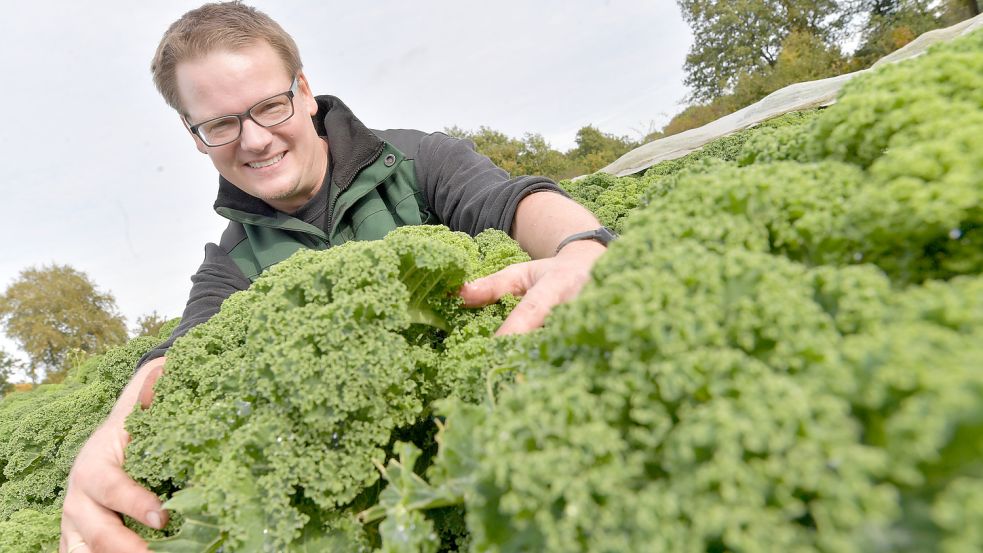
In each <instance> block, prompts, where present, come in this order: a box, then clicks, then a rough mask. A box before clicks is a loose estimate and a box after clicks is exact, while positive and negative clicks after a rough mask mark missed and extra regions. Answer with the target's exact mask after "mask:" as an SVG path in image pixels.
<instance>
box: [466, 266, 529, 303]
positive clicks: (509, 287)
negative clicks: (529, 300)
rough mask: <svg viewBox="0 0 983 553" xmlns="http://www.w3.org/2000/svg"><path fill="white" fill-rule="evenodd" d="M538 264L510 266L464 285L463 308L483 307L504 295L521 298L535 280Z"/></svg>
mask: <svg viewBox="0 0 983 553" xmlns="http://www.w3.org/2000/svg"><path fill="white" fill-rule="evenodd" d="M537 263H538V262H536V261H527V262H525V263H518V264H515V265H510V266H508V267H506V268H504V269H502V270H501V271H498V272H497V273H494V274H491V275H488V276H486V277H483V278H479V279H477V280H474V281H472V282H468V283H466V284H465V285H464V286H462V287H461V291H460V296H461V298H462V299H463V300H464V306H465V307H484V306H486V305H491V304H493V303H495V302H496V301H498V300H500V299H501V298H502V296H505V295H506V294H512V295H513V296H522V295H524V294H525V293H526V291H527V290H528V289H529V288H531V287H532V285H533V283H534V282H535V280H536V272H537V271H536V267H537V265H536V264H537Z"/></svg>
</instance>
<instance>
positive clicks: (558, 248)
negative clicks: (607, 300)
mask: <svg viewBox="0 0 983 553" xmlns="http://www.w3.org/2000/svg"><path fill="white" fill-rule="evenodd" d="M152 71H153V74H154V81H155V84H156V85H157V87H158V90H159V91H160V92H161V94H162V95H163V96H164V98H165V100H166V101H167V102H168V104H169V105H170V106H171V107H173V108H174V109H175V110H176V111H177V112H178V113H179V114H180V116H181V121H182V123H183V124H184V125H185V126H186V128H187V129H188V130H189V133H190V135H191V138H192V139H193V140H194V142H195V145H196V146H197V148H198V150H199V151H200V152H202V153H204V154H206V155H208V156H209V157H210V158H211V160H212V163H213V164H214V165H215V168H216V169H217V170H218V172H219V174H220V184H219V197H218V200H217V201H216V211H217V212H218V213H219V214H221V215H223V216H225V217H226V218H228V219H230V225H229V228H228V229H227V230H226V232H225V233H224V235H223V237H222V241H221V243H220V244H218V245H216V244H209V245H207V246H206V248H205V261H204V263H203V264H202V266H201V268H200V269H199V271H198V273H197V274H196V275H195V276H194V277H192V282H193V287H192V291H191V294H190V297H189V300H188V305H187V307H186V309H185V313H184V316H183V320H182V323H181V326H180V327H179V328H178V329H177V330H175V333H174V335H173V336H172V337H171V339H169V340H168V342H166V343H165V344H164V345H163V346H162V347H161V348H158V349H157V350H155V351H153V352H151V353H150V354H148V355H147V356H145V358H144V359H142V360H141V365H140V368H139V369H138V370H137V371H136V373H135V375H134V377H133V379H132V380H131V382H130V383H129V384H128V385H127V387H126V388H125V389H124V391H123V393H122V394H121V395H120V398H119V399H118V401H117V403H116V405H115V406H114V408H113V410H112V412H111V413H110V415H109V417H108V418H107V419H106V421H105V422H104V423H103V424H102V426H100V427H99V428H98V429H97V430H96V431H95V432H94V433H93V435H92V436H91V437H90V438H89V440H88V442H86V444H85V446H84V447H83V448H82V450H81V451H80V452H79V455H78V457H77V459H76V461H75V464H74V466H73V468H72V471H71V474H70V476H69V484H68V491H67V494H66V498H65V506H64V511H63V517H62V536H61V551H62V552H88V551H98V552H103V551H107V552H112V551H120V552H128V553H129V552H133V551H144V550H146V544H144V543H143V541H142V540H141V539H140V538H139V537H138V536H137V535H136V534H134V533H133V532H131V531H130V530H128V529H126V528H125V527H124V526H123V524H122V522H121V520H120V516H119V514H126V515H129V516H131V517H133V518H134V519H136V520H138V521H140V522H141V523H143V524H146V525H148V526H151V527H154V528H160V527H162V526H163V524H164V523H166V520H167V513H166V512H165V511H163V510H162V509H161V503H160V501H159V500H158V498H157V497H156V496H154V495H153V494H152V493H150V492H149V491H147V490H145V489H143V488H142V487H140V486H139V485H138V484H136V483H135V482H134V481H132V480H131V479H130V478H129V477H128V476H127V475H126V474H125V472H123V470H122V468H121V467H122V464H123V451H124V448H125V446H126V443H127V442H128V440H129V437H128V435H127V433H126V431H125V430H124V427H123V421H124V419H125V418H126V416H127V415H128V414H129V413H130V412H131V411H132V410H133V408H134V406H135V405H136V403H137V402H140V403H141V404H142V405H144V406H146V405H149V403H150V401H151V398H152V385H153V382H154V381H155V380H156V378H157V376H159V375H160V373H161V371H162V370H163V366H164V362H165V359H166V349H167V347H169V346H170V344H171V343H172V342H173V339H174V338H175V337H177V336H179V335H181V334H183V333H184V332H186V331H187V330H188V329H190V328H191V327H192V326H194V325H196V324H199V323H201V322H203V321H205V320H207V319H208V318H209V317H211V316H212V315H213V314H214V313H215V312H217V310H218V307H219V305H220V304H221V301H222V300H223V299H224V298H226V297H228V296H229V295H230V294H232V293H233V292H235V291H237V290H241V289H244V288H246V287H248V286H249V284H250V282H251V280H252V279H254V278H255V277H256V276H258V275H259V274H260V273H261V272H262V271H263V270H264V269H265V268H266V267H268V266H269V265H271V264H274V263H276V262H278V261H282V260H283V259H285V258H286V257H287V256H289V255H290V254H291V253H292V252H294V251H296V250H297V249H300V248H317V249H323V248H327V247H330V246H332V245H336V244H339V243H342V242H345V241H348V240H362V239H377V238H381V237H382V236H383V235H384V234H385V233H386V232H388V231H389V230H391V229H392V228H395V227H397V226H400V225H404V224H424V223H443V224H447V225H448V226H450V227H451V228H453V229H455V230H463V231H466V232H469V233H471V234H476V233H477V232H480V231H481V230H484V229H485V228H488V227H497V228H501V229H502V230H504V231H506V232H509V233H510V234H511V235H512V236H513V237H514V238H515V239H516V240H517V241H518V242H519V243H520V245H521V246H522V247H523V248H524V249H525V250H526V251H528V252H529V253H530V255H531V256H532V257H533V258H534V259H535V260H534V261H531V262H528V263H522V264H519V265H514V266H512V267H509V268H506V269H505V270H503V271H501V272H499V273H496V274H494V275H491V276H489V277H486V278H483V279H480V280H478V281H475V282H472V283H469V284H466V285H465V286H464V287H463V288H462V290H461V296H462V298H463V299H464V302H465V304H466V305H470V306H481V305H486V304H488V303H492V302H494V301H497V300H498V298H500V297H501V296H503V295H505V294H507V293H511V294H515V295H517V296H523V300H522V301H521V302H520V303H519V305H518V306H517V307H516V308H515V310H514V311H513V313H512V314H511V316H509V318H508V319H507V320H506V321H505V322H504V324H503V325H502V327H501V328H500V329H499V331H498V332H499V333H500V334H506V333H512V332H525V331H528V330H531V329H534V328H536V327H538V326H540V325H542V322H543V320H544V318H545V317H546V315H547V313H548V312H549V310H550V308H551V307H552V306H554V305H556V304H558V303H560V302H563V301H566V300H568V299H570V298H572V297H573V296H575V295H576V294H577V293H578V292H579V290H580V288H581V287H582V286H583V284H584V283H585V282H586V280H587V278H588V275H589V272H590V268H591V266H592V265H593V263H594V261H595V260H596V259H597V258H598V257H599V256H600V255H601V254H602V253H603V252H604V251H605V245H604V244H605V243H606V240H607V235H606V234H604V233H603V232H601V233H600V234H595V231H597V229H598V228H599V227H600V224H599V223H598V221H597V219H596V218H594V216H593V215H591V214H590V213H589V212H587V211H586V210H584V209H583V208H582V207H580V206H579V205H578V204H576V203H575V202H573V201H572V200H570V199H569V198H567V197H566V196H565V195H564V194H562V192H560V190H559V189H558V188H557V187H556V185H555V184H553V183H552V182H551V181H549V180H547V179H542V178H536V177H519V178H515V179H512V178H509V176H508V175H507V174H506V173H505V172H504V171H502V170H501V169H499V168H497V167H495V166H494V165H493V164H491V162H490V161H488V159H487V158H485V157H483V156H480V155H478V154H476V153H475V152H474V151H473V149H472V147H471V145H470V144H469V143H467V142H464V141H460V140H457V139H453V138H450V137H448V136H446V135H443V134H439V133H437V134H429V135H428V134H425V133H421V132H418V131H377V132H376V131H370V130H369V129H367V128H365V127H364V125H362V123H361V122H359V121H358V119H357V118H356V117H355V116H354V115H353V114H352V113H351V112H350V111H349V110H348V108H347V107H346V106H345V105H344V104H343V103H342V102H341V101H340V100H338V99H337V98H333V97H330V96H319V97H315V96H314V95H313V93H312V92H311V87H310V84H309V82H308V80H307V76H306V75H305V74H304V72H303V70H302V67H301V63H300V57H299V54H298V53H297V47H296V45H295V44H294V42H293V40H292V39H291V38H290V36H289V35H287V34H286V33H285V32H284V31H283V30H282V29H281V28H280V27H279V25H277V24H276V23H275V22H273V21H272V20H271V19H269V18H268V17H267V16H265V15H264V14H262V13H260V12H257V11H256V10H254V9H252V8H249V7H247V6H243V5H241V4H237V3H226V4H212V5H206V6H203V7H202V8H199V9H197V10H193V11H191V12H189V13H187V14H185V15H184V16H183V17H182V18H181V19H180V20H178V21H177V22H175V23H174V24H173V25H172V26H171V27H170V28H169V29H168V31H167V32H166V33H165V35H164V37H163V39H162V40H161V44H160V46H159V48H158V51H157V54H156V55H155V58H154V62H153V64H152ZM591 238H594V239H591Z"/></svg>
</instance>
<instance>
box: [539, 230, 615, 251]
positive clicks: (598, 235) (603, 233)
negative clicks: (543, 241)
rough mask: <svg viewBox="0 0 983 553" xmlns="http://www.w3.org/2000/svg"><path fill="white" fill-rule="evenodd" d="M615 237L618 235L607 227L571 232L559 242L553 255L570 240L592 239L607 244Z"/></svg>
mask: <svg viewBox="0 0 983 553" xmlns="http://www.w3.org/2000/svg"><path fill="white" fill-rule="evenodd" d="M617 237H618V235H617V234H615V232H614V231H613V230H611V229H609V228H608V227H601V228H596V229H594V230H588V231H587V232H578V233H576V234H571V235H570V236H567V237H566V238H564V239H563V240H562V241H561V242H560V245H559V246H557V247H556V251H555V252H553V255H556V254H558V253H560V250H562V249H563V246H566V245H567V244H569V243H570V242H576V241H577V240H594V241H597V242H600V243H601V244H604V245H605V246H607V245H608V244H609V243H610V242H611V241H612V240H614V239H615V238H617Z"/></svg>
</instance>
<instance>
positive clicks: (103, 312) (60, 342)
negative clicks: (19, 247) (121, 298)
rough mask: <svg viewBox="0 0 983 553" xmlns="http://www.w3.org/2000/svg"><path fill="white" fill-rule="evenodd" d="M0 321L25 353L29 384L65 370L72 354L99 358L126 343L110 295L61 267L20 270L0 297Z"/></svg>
mask: <svg viewBox="0 0 983 553" xmlns="http://www.w3.org/2000/svg"><path fill="white" fill-rule="evenodd" d="M0 321H2V322H3V324H4V329H5V332H6V334H7V336H9V337H10V338H11V339H12V340H13V341H14V342H15V343H16V344H17V345H18V347H20V349H21V350H23V351H24V353H25V354H27V357H28V360H29V363H28V367H27V369H28V374H29V375H30V376H31V378H32V380H33V381H34V382H35V383H36V382H37V381H38V380H39V379H40V377H41V376H42V375H44V374H45V373H57V372H59V371H64V370H67V367H65V366H64V365H65V360H66V358H67V357H68V356H69V355H70V353H71V352H72V351H80V352H83V353H85V354H92V353H101V352H103V351H105V350H106V349H107V348H109V347H112V346H115V345H118V344H121V343H123V342H124V341H125V340H126V326H125V325H124V323H123V317H122V316H121V315H119V313H118V312H117V310H116V301H115V300H114V299H113V296H112V294H110V293H108V292H107V293H103V292H100V291H99V290H98V289H96V286H95V284H94V283H93V282H92V281H91V280H89V277H88V276H87V275H86V274H85V273H82V272H79V271H76V270H75V269H73V268H71V267H69V266H67V265H51V266H46V267H41V268H35V267H31V268H28V269H25V270H23V271H21V273H20V275H19V276H18V277H17V279H16V280H14V282H13V283H11V284H10V286H9V287H7V290H6V291H5V292H4V293H3V295H2V296H0Z"/></svg>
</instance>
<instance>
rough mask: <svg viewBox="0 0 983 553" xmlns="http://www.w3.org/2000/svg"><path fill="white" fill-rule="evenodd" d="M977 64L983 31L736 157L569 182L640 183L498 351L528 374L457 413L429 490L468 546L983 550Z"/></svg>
mask: <svg viewBox="0 0 983 553" xmlns="http://www.w3.org/2000/svg"><path fill="white" fill-rule="evenodd" d="M981 59H983V33H976V34H974V35H971V36H970V37H967V38H965V39H962V40H959V41H956V42H954V43H953V44H951V45H948V46H943V47H939V48H936V49H934V50H933V51H932V52H930V53H929V54H927V55H925V56H923V57H921V58H919V59H916V60H912V61H909V62H906V63H904V64H901V65H898V66H895V67H888V68H885V69H883V70H880V71H878V72H876V73H874V74H872V75H871V76H869V77H865V78H863V79H861V80H858V81H857V82H856V84H854V85H852V86H850V87H848V88H847V90H845V91H844V95H843V97H842V98H841V101H840V102H839V103H838V104H837V106H835V107H833V108H830V109H827V110H823V111H821V112H818V114H814V115H811V116H808V117H807V118H804V119H801V120H799V121H797V122H792V124H791V125H788V126H785V127H781V126H778V127H771V128H762V129H756V130H752V131H750V132H749V135H748V136H747V139H746V140H742V141H740V143H735V142H737V141H736V140H732V141H729V142H728V143H725V144H722V145H715V149H716V150H717V151H718V152H728V153H726V154H722V155H720V156H719V157H716V158H714V157H711V156H707V157H704V158H703V159H700V160H692V159H690V160H682V161H680V162H678V163H667V164H666V165H663V166H661V167H659V166H657V167H655V168H653V169H652V170H650V171H649V173H647V174H646V175H645V176H643V177H641V178H633V179H614V178H610V177H605V179H604V182H603V183H602V185H597V186H596V187H592V186H590V185H592V184H593V183H597V182H598V181H593V183H591V182H588V183H584V182H583V181H578V183H579V184H578V183H574V184H575V185H578V186H579V191H580V192H581V194H582V195H583V197H585V198H586V199H587V200H588V201H589V202H593V203H594V205H595V206H596V207H601V208H603V207H604V206H605V201H604V200H603V199H601V198H602V194H603V193H604V192H606V191H608V190H616V189H619V187H620V189H622V190H629V189H632V188H630V187H632V186H635V187H636V188H635V189H637V185H639V184H640V183H641V184H643V186H641V188H642V191H641V193H640V197H639V199H638V200H637V205H638V207H636V208H634V209H633V210H630V211H629V213H628V215H627V217H626V218H624V219H622V220H621V222H622V227H623V229H624V234H623V236H622V238H621V239H620V240H619V241H618V242H616V243H614V244H613V245H612V246H611V248H610V251H609V252H608V253H607V254H606V255H605V256H604V257H602V258H601V260H600V261H599V262H598V264H597V266H596V267H595V270H594V272H593V280H592V282H591V284H589V285H588V286H587V287H586V288H585V289H584V291H583V292H582V294H581V295H580V296H579V297H578V299H577V300H576V301H574V302H572V303H570V304H567V305H565V306H561V307H560V308H558V309H556V310H555V311H554V313H553V315H552V316H551V318H550V319H549V321H548V323H547V326H546V328H545V329H544V330H543V331H541V332H539V333H538V334H536V335H534V336H533V337H530V338H528V339H527V340H528V341H527V342H524V343H523V344H522V345H520V346H519V347H516V348H513V349H511V350H509V351H505V352H502V355H504V360H502V361H497V360H496V362H495V363H496V365H498V366H500V367H505V368H507V369H511V370H512V371H514V372H515V373H516V376H515V377H514V384H512V385H504V386H501V387H499V388H498V389H497V390H496V393H495V401H494V403H491V402H489V403H487V404H485V405H466V404H462V403H459V402H458V403H449V404H443V406H442V407H441V410H440V412H441V413H442V414H443V415H444V416H445V417H446V422H445V426H446V429H445V431H444V432H442V434H441V435H440V436H441V440H442V441H441V449H440V451H439V452H438V454H437V456H436V464H435V465H434V466H433V467H431V469H430V471H429V473H428V474H429V476H430V479H429V482H428V483H427V485H428V486H429V487H430V488H433V490H432V491H430V492H429V493H431V494H433V495H440V494H441V493H452V494H454V495H457V496H459V497H461V498H462V501H463V503H464V504H465V506H466V508H467V523H468V528H469V530H470V531H471V534H472V546H471V547H472V550H475V551H498V552H506V551H530V550H534V551H564V552H568V551H653V550H655V551H661V550H665V551H677V550H682V551H722V550H742V551H837V552H839V551H898V552H909V551H910V552H914V551H932V550H946V551H965V550H974V549H976V548H978V547H979V545H980V540H981V534H980V532H979V530H978V528H979V521H980V516H981V512H983V510H981V509H980V505H983V493H981V490H983V487H981V486H980V481H981V475H983V473H981V464H980V459H981V458H983V372H981V371H980V367H981V366H983V277H981V272H983V266H981V264H980V262H979V257H980V251H981V248H980V247H979V242H978V240H977V237H976V235H975V233H976V232H978V231H977V230H976V229H978V228H980V227H981V226H983V225H980V222H979V219H978V213H979V211H978V209H979V206H980V205H983V202H981V199H983V198H981V195H983V170H981V169H983V164H981V163H980V160H979V153H978V152H979V151H981V148H980V147H979V146H980V142H979V138H978V137H979V136H983V126H981V125H980V123H979V122H978V115H979V114H980V113H981V112H983V102H981V101H980V100H979V91H980V90H981V89H983V88H981V85H980V83H979V82H978V79H979V78H978V75H980V74H983V73H981V72H980V71H979V70H978V69H979V63H980V60H981ZM949 104H951V105H952V106H953V108H952V109H949V108H948V107H946V106H947V105H949ZM973 145H975V146H976V147H975V148H973V147H972V146H973ZM646 179H649V180H646ZM585 180H586V179H585ZM626 182H627V184H626ZM632 193H634V192H632ZM624 204H625V200H624V198H620V199H618V200H616V201H615V202H614V206H615V209H621V207H620V206H622V205H624ZM941 221H944V223H942V222H941ZM936 222H939V224H936ZM952 229H958V230H959V232H956V233H954V232H952ZM441 488H444V492H441V491H440V490H441ZM404 504H405V503H404Z"/></svg>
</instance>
